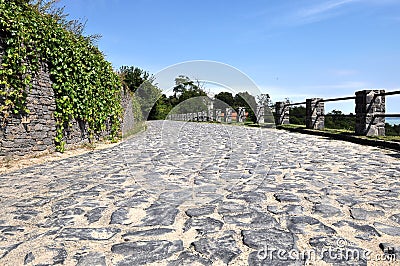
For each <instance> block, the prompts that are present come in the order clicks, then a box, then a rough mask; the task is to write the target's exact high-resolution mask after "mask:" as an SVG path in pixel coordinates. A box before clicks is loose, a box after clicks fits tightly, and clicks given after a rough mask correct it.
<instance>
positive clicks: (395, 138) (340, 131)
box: [278, 124, 400, 142]
mask: <svg viewBox="0 0 400 266" xmlns="http://www.w3.org/2000/svg"><path fill="white" fill-rule="evenodd" d="M278 128H283V129H305V130H309V131H321V132H327V133H330V134H338V135H348V136H352V137H356V138H363V139H372V140H383V141H395V142H400V136H358V135H355V134H354V131H351V130H347V129H332V128H324V129H323V130H316V129H306V126H305V125H295V124H285V125H280V126H278Z"/></svg>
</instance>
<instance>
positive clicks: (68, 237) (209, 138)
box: [0, 121, 400, 265]
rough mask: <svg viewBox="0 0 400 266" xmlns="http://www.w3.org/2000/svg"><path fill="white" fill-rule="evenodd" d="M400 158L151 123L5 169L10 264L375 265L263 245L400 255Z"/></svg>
mask: <svg viewBox="0 0 400 266" xmlns="http://www.w3.org/2000/svg"><path fill="white" fill-rule="evenodd" d="M398 157H399V156H398V153H395V152H392V151H389V150H382V149H378V148H373V147H365V146H360V145H357V144H352V143H347V142H341V141H335V140H330V139H327V138H323V137H317V136H308V135H301V134H297V133H288V132H284V131H276V130H274V129H258V128H246V127H240V126H231V125H220V124H209V123H185V122H167V121H166V122H164V121H155V122H148V129H147V131H146V132H143V133H140V134H138V135H136V136H134V137H132V138H130V139H128V140H125V141H124V142H122V143H121V144H119V145H116V146H113V147H111V148H108V149H104V150H98V151H93V152H89V153H86V154H82V155H79V156H75V157H70V158H66V159H62V160H58V161H51V162H47V163H46V164H42V165H34V166H30V167H27V168H24V169H20V170H17V171H14V172H10V173H7V174H3V175H0V193H1V195H2V197H1V199H0V213H1V221H0V264H1V265H23V264H26V265H54V264H62V263H64V264H65V265H94V264H96V265H141V264H149V263H158V264H161V265H177V264H196V263H197V264H199V265H211V264H219V265H223V264H229V265H246V264H249V265H303V264H304V263H308V262H309V263H311V264H312V265H319V264H321V263H328V264H335V265H365V264H366V263H367V258H365V257H362V258H360V260H358V261H350V262H349V261H345V260H343V259H340V260H335V259H332V258H329V257H327V256H326V255H324V256H322V257H316V258H311V257H304V258H298V259H288V260H286V261H282V259H279V258H277V257H274V256H272V258H271V257H269V256H266V255H270V254H265V253H262V251H265V250H263V248H265V246H268V247H270V248H274V249H282V250H285V251H286V252H290V251H291V250H297V251H298V252H302V251H307V250H312V249H321V248H328V247H333V248H337V245H338V240H342V241H345V242H346V243H347V246H350V247H352V248H354V249H356V250H358V251H364V250H370V251H371V254H374V255H379V254H381V255H383V254H389V253H390V252H394V253H395V254H399V252H398V250H399V249H398V243H400V226H399V221H400V219H399V217H400V216H399V212H398V210H399V209H400V198H399V193H400V182H399V181H398V176H400V161H399V159H398ZM347 246H346V247H347ZM374 263H375V265H382V263H379V262H373V261H371V264H372V265H374ZM368 264H370V261H368Z"/></svg>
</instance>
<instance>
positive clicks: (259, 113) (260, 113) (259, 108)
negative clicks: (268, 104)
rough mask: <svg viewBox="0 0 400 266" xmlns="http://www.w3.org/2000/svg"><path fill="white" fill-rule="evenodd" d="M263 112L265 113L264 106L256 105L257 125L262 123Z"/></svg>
mask: <svg viewBox="0 0 400 266" xmlns="http://www.w3.org/2000/svg"><path fill="white" fill-rule="evenodd" d="M264 111H265V107H264V105H258V104H257V108H256V117H257V123H258V124H263V123H264Z"/></svg>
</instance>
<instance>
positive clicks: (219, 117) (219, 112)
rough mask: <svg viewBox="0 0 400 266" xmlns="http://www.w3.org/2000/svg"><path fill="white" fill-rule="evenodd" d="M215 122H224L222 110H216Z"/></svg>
mask: <svg viewBox="0 0 400 266" xmlns="http://www.w3.org/2000/svg"><path fill="white" fill-rule="evenodd" d="M215 121H217V122H222V118H221V109H215Z"/></svg>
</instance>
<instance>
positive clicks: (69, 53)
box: [0, 0, 122, 151]
mask: <svg viewBox="0 0 400 266" xmlns="http://www.w3.org/2000/svg"><path fill="white" fill-rule="evenodd" d="M0 36H2V37H3V43H4V44H5V51H4V54H3V56H2V58H1V67H0V87H1V88H2V89H1V91H0V97H1V99H0V102H1V106H0V114H2V116H3V119H7V117H8V116H10V115H11V114H27V113H29V110H27V108H26V97H27V93H28V92H29V89H30V87H31V86H32V78H33V77H34V75H35V74H36V73H37V71H38V70H39V68H40V64H41V62H46V63H47V64H48V67H49V71H50V76H51V79H52V82H53V90H54V94H55V101H56V111H55V113H54V117H55V119H56V122H57V134H56V137H55V143H56V147H57V149H58V150H59V151H64V131H65V129H66V128H67V127H69V126H71V121H72V120H73V119H80V120H82V121H84V122H86V123H87V126H88V132H89V138H90V139H93V137H94V134H96V133H98V132H100V131H102V130H105V127H106V123H107V122H109V124H111V129H110V130H111V134H110V137H111V138H113V139H114V138H116V137H117V134H118V132H119V126H120V117H121V113H122V107H121V102H120V88H121V82H120V79H119V77H118V75H117V74H116V73H115V72H114V71H113V69H112V66H111V64H110V63H109V62H107V61H106V60H105V59H104V55H103V54H102V53H101V52H100V51H99V49H98V48H97V47H96V46H95V45H94V44H93V43H92V41H91V40H90V38H87V37H84V36H82V35H80V34H76V33H74V32H72V31H69V30H67V29H66V28H65V27H63V26H62V25H61V24H60V23H58V22H57V20H56V19H55V18H54V17H53V16H51V15H49V14H43V13H40V12H39V11H38V10H37V9H35V8H34V7H33V6H31V5H29V4H28V3H27V1H22V0H21V1H7V0H0Z"/></svg>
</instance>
